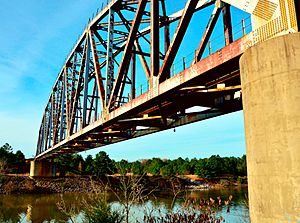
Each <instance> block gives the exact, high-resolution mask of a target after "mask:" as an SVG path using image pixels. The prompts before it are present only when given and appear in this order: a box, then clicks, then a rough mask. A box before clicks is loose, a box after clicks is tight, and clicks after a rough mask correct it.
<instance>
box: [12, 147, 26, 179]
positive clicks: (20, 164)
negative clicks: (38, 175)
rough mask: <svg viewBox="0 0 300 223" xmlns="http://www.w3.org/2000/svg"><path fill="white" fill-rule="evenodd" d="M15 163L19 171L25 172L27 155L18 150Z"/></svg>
mask: <svg viewBox="0 0 300 223" xmlns="http://www.w3.org/2000/svg"><path fill="white" fill-rule="evenodd" d="M14 165H15V166H16V167H17V173H24V171H25V170H24V169H25V165H26V164H25V156H24V154H23V153H22V152H21V151H20V150H18V151H17V152H16V154H15V155H14Z"/></svg>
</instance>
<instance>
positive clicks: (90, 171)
mask: <svg viewBox="0 0 300 223" xmlns="http://www.w3.org/2000/svg"><path fill="white" fill-rule="evenodd" d="M25 161H26V160H25V156H24V154H23V153H22V152H21V151H20V150H18V151H16V153H13V148H12V147H11V146H10V145H9V144H8V143H6V144H4V145H3V146H2V147H0V173H25V172H29V165H28V164H26V162H25ZM53 163H54V166H55V167H56V169H57V172H59V174H60V176H64V175H66V174H67V173H71V174H79V175H96V176H104V175H109V174H126V173H132V174H136V175H143V174H151V175H154V176H163V177H173V176H177V175H187V174H193V175H198V176H199V177H203V178H206V179H210V178H214V177H220V176H224V175H232V176H247V164H246V155H243V156H242V157H220V156H219V155H213V156H211V157H209V158H200V159H197V158H193V159H188V158H186V159H183V158H181V157H179V158H177V159H174V160H170V159H160V158H152V159H144V160H137V161H133V162H129V161H127V160H124V159H123V160H121V161H115V160H112V159H110V157H109V156H108V154H107V153H106V152H104V151H100V152H99V153H97V154H96V156H95V157H93V156H92V155H88V156H87V157H86V158H85V159H84V158H83V157H82V156H81V155H80V154H64V155H60V156H59V157H57V158H55V159H54V160H53Z"/></svg>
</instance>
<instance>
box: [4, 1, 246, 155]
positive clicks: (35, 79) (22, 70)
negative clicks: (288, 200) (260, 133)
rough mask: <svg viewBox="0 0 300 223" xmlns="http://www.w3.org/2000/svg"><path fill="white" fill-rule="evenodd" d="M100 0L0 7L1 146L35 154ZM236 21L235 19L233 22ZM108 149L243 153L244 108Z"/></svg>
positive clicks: (122, 152)
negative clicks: (56, 90)
mask: <svg viewBox="0 0 300 223" xmlns="http://www.w3.org/2000/svg"><path fill="white" fill-rule="evenodd" d="M101 4H102V1H101V0H89V1H86V0H76V1H71V0H63V1H58V0H56V1H45V0H28V1H19V0H10V1H2V2H1V8H0V16H1V22H0V30H1V35H0V43H1V47H0V145H3V144H4V143H6V142H7V143H9V144H10V145H12V146H13V148H14V149H15V150H18V149H20V150H22V152H23V153H24V154H25V155H26V157H28V158H29V157H33V155H34V154H35V147H36V142H37V136H38V130H39V125H40V122H41V118H42V114H43V111H44V107H45V105H46V102H47V100H48V97H49V94H50V92H51V88H52V85H53V84H54V81H55V79H56V77H57V74H58V72H59V71H60V69H61V67H62V65H63V62H64V60H65V58H66V57H67V56H68V54H69V51H70V50H71V48H72V47H73V45H74V43H75V41H76V39H77V37H78V35H79V34H81V32H82V30H83V27H84V25H85V24H86V23H87V21H88V18H89V17H90V16H91V15H92V14H93V13H94V12H95V11H96V9H97V8H99V7H101ZM233 23H234V22H233ZM100 150H105V151H106V152H107V153H108V154H109V155H110V157H111V158H113V159H116V160H120V159H128V160H136V159H142V158H151V157H161V158H177V157H179V156H181V157H183V158H185V157H189V158H193V157H197V158H200V157H208V156H210V155H213V154H219V155H221V156H241V155H242V154H245V139H244V128H243V113H242V112H236V113H233V114H229V115H226V116H222V117H218V118H214V119H211V120H206V121H203V122H199V123H194V124H190V125H187V126H183V127H180V128H177V129H176V132H174V131H173V130H168V131H164V132H160V133H157V134H153V135H149V136H145V137H142V138H138V139H134V140H129V141H126V142H122V143H119V144H113V145H110V146H107V147H102V148H99V149H94V150H90V151H87V152H84V153H83V154H82V155H83V156H85V155H87V154H95V153H97V152H99V151H100Z"/></svg>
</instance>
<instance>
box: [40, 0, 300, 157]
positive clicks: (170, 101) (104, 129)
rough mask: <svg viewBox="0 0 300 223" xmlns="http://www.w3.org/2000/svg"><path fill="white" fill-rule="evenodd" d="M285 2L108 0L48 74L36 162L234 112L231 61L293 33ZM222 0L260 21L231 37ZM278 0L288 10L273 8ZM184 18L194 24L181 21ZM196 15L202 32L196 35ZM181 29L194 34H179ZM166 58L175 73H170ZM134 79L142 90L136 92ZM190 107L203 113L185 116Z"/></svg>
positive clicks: (293, 15) (294, 18)
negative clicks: (217, 40) (54, 73)
mask: <svg viewBox="0 0 300 223" xmlns="http://www.w3.org/2000/svg"><path fill="white" fill-rule="evenodd" d="M276 1H277V2H278V4H276ZM262 2H264V3H262ZM266 2H271V3H272V4H271V3H270V4H271V5H272V7H273V8H272V10H273V9H274V12H273V11H271V12H270V10H268V18H264V17H266V16H265V14H264V13H263V11H259V10H261V7H262V4H265V3H266ZM274 2H275V3H274ZM295 2H296V4H298V6H299V3H297V1H295ZM295 2H294V0H270V1H267V0H264V1H262V0H256V1H253V3H251V4H253V5H251V4H250V3H249V1H246V0H236V1H234V0H231V1H229V0H224V1H215V0H197V1H196V0H191V1H188V0H186V1H180V3H179V2H177V1H173V0H113V1H111V2H110V3H108V5H107V6H106V7H105V8H103V9H102V11H101V12H99V13H98V14H97V15H96V16H95V17H94V18H93V19H92V20H91V21H89V24H88V25H87V27H86V28H85V30H84V32H83V33H82V35H81V36H80V38H79V39H78V41H77V43H76V44H75V46H74V48H73V50H72V51H71V53H70V55H69V56H68V58H67V59H66V62H65V64H64V65H63V67H62V69H61V71H60V73H59V75H58V78H57V80H56V82H55V84H54V87H53V89H52V92H51V95H50V98H49V100H48V103H47V106H46V108H45V112H44V115H43V119H42V123H41V127H40V130H39V137H38V144H37V151H36V158H37V159H43V158H53V157H55V156H58V155H59V154H61V153H74V152H79V151H84V150H87V149H91V148H95V147H100V146H104V145H107V144H110V143H115V142H119V141H122V140H126V139H130V138H134V137H138V136H142V135H146V134H150V133H153V132H158V131H161V130H164V129H169V128H174V127H177V126H180V125H184V124H188V123H191V122H195V121H200V120H204V119H207V118H212V117H215V116H219V115H223V114H226V113H229V112H234V111H237V110H240V109H242V105H241V100H240V98H241V97H240V94H241V91H240V90H241V89H240V78H239V64H238V59H239V57H240V55H241V54H242V53H243V52H244V50H245V49H247V48H248V47H250V46H252V45H254V44H256V43H258V42H260V41H264V40H266V39H268V38H271V37H273V36H275V35H279V34H284V33H286V32H291V30H292V31H293V30H294V31H298V28H297V27H298V26H297V23H299V14H298V10H297V7H295V5H294V3H295ZM182 3H184V4H182ZM229 4H231V5H233V6H235V7H237V8H240V9H241V10H244V11H246V12H248V13H249V14H250V15H251V20H252V22H253V21H256V20H255V19H256V18H258V19H257V21H260V22H261V21H262V20H263V19H265V22H264V23H263V24H262V25H256V27H254V24H252V30H249V29H248V30H247V25H245V20H243V21H242V22H241V23H240V27H239V29H240V31H241V32H240V33H242V35H240V36H238V35H235V33H234V27H233V25H232V21H233V20H234V18H235V17H234V16H235V15H234V14H232V13H231V12H232V10H231V9H230V8H231V6H230V5H229ZM174 5H175V7H174ZM274 5H275V6H274ZM284 6H286V7H288V8H285V10H282V7H284ZM177 7H181V9H180V10H177V11H176V10H174V8H177ZM274 7H275V8H274ZM276 7H278V9H279V13H278V16H276V10H277V8H276ZM177 9H178V8H177ZM203 11H206V12H205V13H202V12H203ZM207 11H210V12H211V14H210V15H209V16H207ZM235 11H236V10H235ZM283 11H284V12H283ZM201 13H202V14H201ZM272 13H273V14H274V15H273V14H272ZM199 14H200V15H199ZM220 15H222V16H220ZM270 16H271V17H270ZM272 16H273V17H272ZM192 19H196V21H197V22H198V23H194V24H193V25H190V24H191V21H192ZM203 21H205V23H206V25H205V26H206V28H205V29H204V30H202V31H200V28H199V27H200V26H201V24H200V23H203ZM195 24H197V25H195ZM248 25H249V24H248ZM220 26H221V27H220ZM248 28H249V26H248ZM250 28H251V27H250ZM188 30H192V32H196V33H199V34H200V35H196V37H198V38H195V36H194V37H193V39H189V37H187V36H188V34H187V33H188ZM215 30H218V32H220V33H221V34H222V35H221V42H222V44H223V45H222V46H221V47H219V48H218V49H217V51H216V52H212V51H213V49H212V46H211V45H212V44H213V41H211V36H212V33H213V32H214V31H215ZM242 31H243V32H242ZM249 31H251V32H249ZM246 33H248V34H247V35H246ZM201 34H202V35H201ZM185 41H187V42H190V43H191V44H192V42H193V43H196V47H195V48H194V49H193V53H192V56H191V57H192V58H190V60H189V61H188V60H187V58H186V57H182V56H180V55H179V52H183V51H184V50H183V51H180V49H181V47H182V46H183V44H184V42H185ZM185 46H187V45H185ZM186 53H190V52H186ZM181 54H182V53H181ZM176 60H180V64H181V65H182V66H181V67H182V69H181V70H179V71H178V70H177V71H176V72H175V65H174V63H175V62H176ZM176 66H177V65H176ZM177 67H178V66H177ZM143 82H144V83H145V84H144V87H145V86H146V87H147V89H144V88H140V84H141V83H143ZM195 106H201V107H202V108H203V109H202V110H201V111H199V110H198V111H195V110H194V111H192V112H190V111H189V109H190V108H193V107H195ZM204 108H205V109H204Z"/></svg>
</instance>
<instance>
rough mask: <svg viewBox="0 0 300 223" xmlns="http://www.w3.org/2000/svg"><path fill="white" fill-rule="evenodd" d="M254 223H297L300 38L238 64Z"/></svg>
mask: <svg viewBox="0 0 300 223" xmlns="http://www.w3.org/2000/svg"><path fill="white" fill-rule="evenodd" d="M240 69H241V81H242V94H243V107H244V118H245V134H246V145H247V165H248V183H249V185H248V186H249V205H250V218H251V222H252V223H262V222H270V223H271V222H272V223H274V222H299V221H300V33H295V34H288V35H285V36H280V37H276V38H273V39H270V40H268V41H265V42H262V43H260V44H258V45H256V46H254V47H252V48H250V49H248V50H247V51H246V52H245V53H244V55H243V56H242V57H241V60H240Z"/></svg>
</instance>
